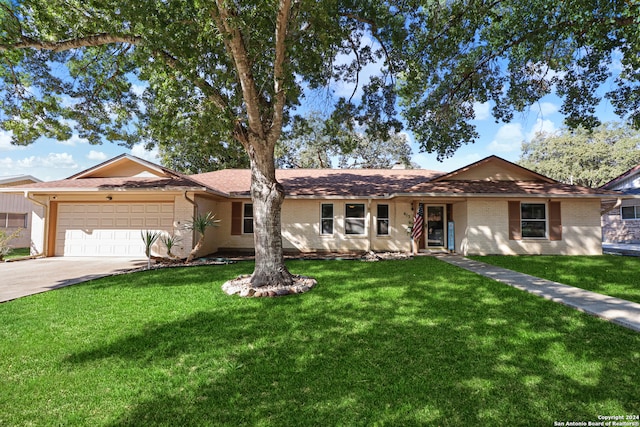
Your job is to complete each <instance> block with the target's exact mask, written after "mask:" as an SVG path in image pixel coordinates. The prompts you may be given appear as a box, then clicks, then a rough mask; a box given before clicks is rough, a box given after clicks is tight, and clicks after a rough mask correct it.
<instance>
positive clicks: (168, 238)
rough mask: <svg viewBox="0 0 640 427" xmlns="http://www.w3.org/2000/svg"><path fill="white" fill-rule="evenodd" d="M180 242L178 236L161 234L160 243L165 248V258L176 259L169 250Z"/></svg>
mask: <svg viewBox="0 0 640 427" xmlns="http://www.w3.org/2000/svg"><path fill="white" fill-rule="evenodd" d="M180 240H182V239H180V238H179V237H178V236H176V235H174V234H171V235H169V234H163V235H162V236H160V241H161V242H162V244H164V246H165V247H166V248H167V256H168V257H169V258H175V257H176V256H175V255H174V254H172V253H171V249H173V247H174V246H176V245H177V244H178V243H179V242H180Z"/></svg>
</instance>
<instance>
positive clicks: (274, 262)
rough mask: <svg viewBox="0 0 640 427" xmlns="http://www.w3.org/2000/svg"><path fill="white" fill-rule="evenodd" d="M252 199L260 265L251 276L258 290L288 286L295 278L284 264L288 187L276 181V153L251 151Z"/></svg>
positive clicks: (255, 243) (257, 265)
mask: <svg viewBox="0 0 640 427" xmlns="http://www.w3.org/2000/svg"><path fill="white" fill-rule="evenodd" d="M251 151H252V152H251V153H250V158H251V199H252V201H253V240H254V245H255V251H256V266H255V270H254V272H253V275H252V276H251V284H252V285H253V286H254V287H261V286H269V285H286V286H289V285H291V284H292V283H293V277H292V275H291V273H289V270H287V267H286V266H285V264H284V255H283V252H282V234H281V211H282V209H281V208H282V202H283V201H284V188H283V187H282V185H281V184H280V183H279V182H278V181H277V180H276V171H275V164H274V159H273V150H264V151H266V152H262V153H260V152H258V150H255V149H254V150H251Z"/></svg>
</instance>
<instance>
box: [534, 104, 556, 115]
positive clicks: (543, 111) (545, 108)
mask: <svg viewBox="0 0 640 427" xmlns="http://www.w3.org/2000/svg"><path fill="white" fill-rule="evenodd" d="M536 105H537V106H538V108H539V110H538V111H539V114H540V116H542V117H545V116H550V115H552V114H554V113H557V112H558V106H557V105H556V104H554V103H553V102H539V103H538V104H536Z"/></svg>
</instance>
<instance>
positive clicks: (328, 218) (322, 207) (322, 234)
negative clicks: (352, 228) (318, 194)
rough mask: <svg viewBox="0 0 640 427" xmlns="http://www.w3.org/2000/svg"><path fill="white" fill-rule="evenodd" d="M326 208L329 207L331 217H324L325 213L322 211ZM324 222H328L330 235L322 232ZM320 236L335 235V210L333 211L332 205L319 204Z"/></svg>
mask: <svg viewBox="0 0 640 427" xmlns="http://www.w3.org/2000/svg"><path fill="white" fill-rule="evenodd" d="M325 206H326V207H329V206H330V207H331V216H330V217H329V216H324V214H325V212H324V209H325ZM325 221H327V224H328V223H329V222H328V221H330V223H331V233H325V231H324V224H325ZM319 225H320V230H319V231H320V235H321V236H333V234H334V233H335V230H336V227H335V210H334V206H333V203H320V224H319Z"/></svg>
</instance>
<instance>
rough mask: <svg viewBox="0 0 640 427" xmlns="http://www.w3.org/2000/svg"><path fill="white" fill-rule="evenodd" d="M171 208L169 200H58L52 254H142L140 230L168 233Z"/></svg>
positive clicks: (170, 225)
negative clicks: (82, 201) (152, 201)
mask: <svg viewBox="0 0 640 427" xmlns="http://www.w3.org/2000/svg"><path fill="white" fill-rule="evenodd" d="M173 211H174V209H173V203H151V204H144V203H134V204H122V203H118V204H115V203H112V204H109V203H90V204H64V203H61V204H60V205H59V207H58V221H57V230H56V255H67V256H95V255H98V256H132V257H143V256H144V244H143V242H142V238H141V237H140V233H141V231H143V230H153V231H163V232H166V233H168V234H171V233H172V231H173ZM156 247H159V245H156Z"/></svg>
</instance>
